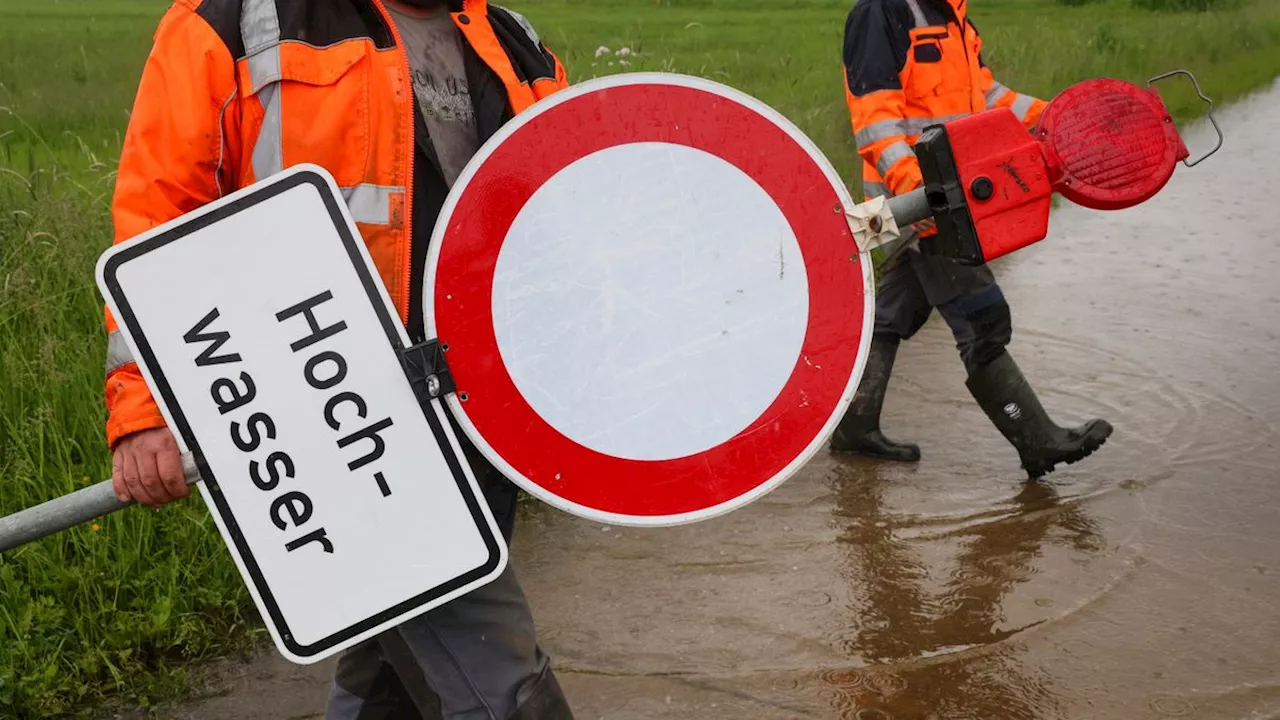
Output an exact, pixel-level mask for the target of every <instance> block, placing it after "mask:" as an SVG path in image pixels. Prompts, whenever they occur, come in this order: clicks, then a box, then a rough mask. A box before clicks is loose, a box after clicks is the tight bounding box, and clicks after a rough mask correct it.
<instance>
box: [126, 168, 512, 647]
mask: <svg viewBox="0 0 1280 720" xmlns="http://www.w3.org/2000/svg"><path fill="white" fill-rule="evenodd" d="M302 185H311V186H313V187H314V188H315V189H316V191H317V192H318V193H319V195H320V197H321V199H322V200H323V201H324V204H325V209H326V210H328V212H329V218H330V220H331V221H332V222H333V226H334V229H335V230H337V231H338V235H339V236H340V237H341V238H342V242H343V245H344V246H345V247H346V250H347V255H348V256H349V257H350V258H351V264H352V265H353V266H354V267H355V271H356V273H357V274H358V275H359V277H360V281H361V284H362V285H363V286H364V289H365V292H366V293H367V294H368V297H369V301H370V302H371V303H372V304H373V308H374V311H375V312H377V314H378V317H379V319H380V320H381V321H382V326H383V329H384V330H385V331H386V334H387V340H388V341H389V342H390V344H391V349H392V350H393V351H394V352H395V353H396V354H397V357H398V356H399V355H400V354H401V353H402V352H403V351H404V349H405V346H404V344H403V342H402V340H401V335H400V328H399V324H400V321H399V318H397V317H395V316H393V315H392V314H391V313H390V312H388V311H387V307H386V303H385V302H384V301H383V300H382V297H381V295H380V293H379V292H378V282H379V281H378V280H377V279H376V278H375V277H374V276H373V274H372V273H371V272H370V269H369V266H368V264H367V263H366V262H365V260H364V257H363V256H362V254H361V252H360V245H359V244H357V243H360V242H363V240H358V239H356V238H355V237H354V236H353V234H352V232H351V228H350V226H349V225H348V224H347V222H346V219H345V218H344V217H343V215H342V211H341V210H340V209H339V206H338V204H337V203H338V201H337V199H336V198H335V197H334V195H333V192H332V190H331V186H330V185H329V183H328V182H326V180H325V178H323V177H322V176H321V175H320V174H318V173H316V172H314V171H311V170H299V171H296V172H294V173H292V174H290V175H288V176H286V177H284V178H282V179H281V180H280V181H279V182H274V183H271V184H269V185H266V186H263V187H262V188H259V189H255V190H252V191H250V192H248V193H246V194H245V195H244V196H243V197H240V198H238V199H236V200H234V201H232V202H230V203H228V204H226V205H224V206H221V207H218V208H216V209H213V210H211V211H209V212H207V213H204V214H201V215H200V216H198V217H196V218H193V219H192V220H191V221H190V222H186V223H183V224H181V225H178V226H177V227H174V228H172V229H170V230H167V231H165V232H163V233H160V234H159V235H156V236H155V237H152V238H148V239H146V240H144V241H142V242H139V243H138V244H136V245H133V246H130V247H127V248H125V249H122V250H120V251H119V252H117V253H116V254H114V255H112V256H111V257H110V258H108V259H107V261H106V262H105V263H104V266H103V279H104V282H105V284H106V286H107V290H108V291H109V292H110V293H111V297H112V299H113V300H114V301H115V304H116V307H117V308H118V309H119V313H118V317H117V318H116V320H117V321H118V322H119V323H120V325H122V326H123V327H124V328H126V329H127V331H128V332H129V334H130V335H131V336H132V337H133V339H134V342H135V343H136V344H137V346H138V351H139V352H140V353H141V355H142V359H143V361H144V362H145V363H146V366H147V368H148V369H149V370H150V371H151V376H152V378H153V379H154V380H155V383H156V386H157V387H156V389H157V390H158V391H159V392H160V395H161V397H162V399H163V401H164V403H165V406H166V407H167V408H168V409H169V413H170V415H171V416H172V417H173V420H174V422H175V423H176V424H177V426H178V432H180V433H181V434H182V437H183V439H184V440H185V441H186V444H187V447H188V449H190V451H191V453H192V455H193V457H194V459H195V462H196V465H197V466H198V467H199V468H200V477H201V479H202V480H203V481H204V484H205V487H206V489H207V490H208V491H209V495H210V497H211V498H212V499H213V504H214V506H215V508H216V509H217V511H218V515H219V516H220V517H221V518H222V522H223V524H224V525H225V527H226V528H227V533H228V534H229V535H230V536H231V538H232V540H233V541H234V543H235V550H236V552H237V553H238V554H239V556H240V559H241V561H242V562H243V563H244V567H245V569H246V570H247V571H248V573H249V577H250V578H251V579H252V581H253V584H254V587H255V588H256V589H257V591H258V595H259V597H261V598H262V603H263V605H265V606H266V609H267V613H268V615H270V618H271V622H272V623H273V624H274V625H275V627H276V630H277V632H278V633H279V637H280V638H281V640H282V641H283V643H284V645H285V647H287V648H288V649H289V652H291V653H293V654H294V655H296V656H298V657H299V658H312V657H315V656H317V655H320V654H322V653H324V652H326V651H327V650H329V649H331V648H333V647H334V646H336V645H339V644H341V643H343V642H346V641H347V640H349V639H351V638H353V637H355V636H357V635H360V634H361V633H364V632H367V631H368V630H370V629H372V628H374V627H377V626H378V625H381V624H382V623H384V622H387V621H388V620H391V619H392V618H394V617H396V616H397V615H401V614H403V613H406V612H409V611H411V610H413V609H414V608H417V607H421V606H422V605H425V604H427V603H429V602H431V601H432V600H435V599H437V598H439V597H442V596H444V595H447V594H448V593H451V592H453V591H455V590H457V589H458V588H460V587H463V586H464V585H467V584H469V583H472V582H474V581H476V580H479V579H480V578H482V577H484V576H486V575H488V574H490V573H492V572H493V571H494V570H496V569H497V568H498V565H499V564H500V563H501V561H502V552H501V548H500V547H499V545H498V539H497V536H496V535H495V534H494V533H493V532H492V528H491V527H490V526H489V523H487V522H485V519H484V512H483V510H482V509H481V507H480V500H479V498H478V497H476V495H475V494H473V493H472V492H471V486H470V484H469V483H468V482H467V478H466V475H465V473H464V472H463V466H462V459H461V458H459V457H458V456H457V455H456V454H455V453H454V450H453V445H452V444H451V443H450V442H449V438H448V436H447V435H446V434H445V432H444V428H443V427H441V423H440V419H439V418H438V417H437V415H436V413H435V412H432V409H433V407H434V402H435V401H432V402H430V403H423V404H422V410H423V416H424V417H426V419H427V423H428V424H429V425H430V426H431V431H432V433H433V434H434V435H435V439H436V443H437V444H438V445H439V446H440V451H441V453H442V454H443V455H444V458H445V462H446V463H447V464H448V466H449V470H450V472H452V474H453V478H454V480H455V482H456V483H457V485H458V490H459V491H460V492H461V493H462V496H463V498H464V499H465V500H466V503H467V509H468V510H469V511H470V512H471V518H472V520H473V521H474V522H475V524H476V527H477V529H478V530H479V531H480V534H481V536H482V537H483V538H484V541H485V547H486V548H487V549H488V551H489V557H488V559H487V560H485V562H484V564H482V565H480V566H479V567H477V568H475V569H473V570H471V571H469V572H467V573H465V574H463V575H461V576H459V577H457V578H454V579H453V580H451V581H449V582H447V583H445V584H443V585H439V586H437V587H435V588H432V589H431V590H428V591H427V592H424V593H421V594H419V595H416V596H414V597H412V598H410V599H408V600H405V601H404V602H401V603H399V604H397V605H394V606H392V607H390V608H387V609H386V610H383V611H382V612H380V613H378V614H377V615H374V616H373V617H370V618H367V619H365V620H363V621H361V622H360V623H357V624H355V625H353V626H351V627H348V628H347V629H345V630H342V631H340V632H337V633H334V634H332V635H329V636H328V637H325V638H323V639H321V640H318V641H316V642H314V643H311V644H310V645H301V644H299V643H298V642H297V641H295V640H294V639H293V634H292V633H291V632H290V630H289V625H288V623H286V622H285V619H284V617H283V616H282V615H281V613H280V607H279V605H278V604H277V603H276V600H275V596H274V594H273V593H272V592H271V588H270V587H268V585H267V583H266V580H265V578H263V576H262V571H261V569H260V568H259V567H258V563H257V560H256V559H255V558H254V556H253V553H252V552H251V551H250V550H249V547H248V545H247V544H246V542H245V540H244V536H243V535H242V534H241V532H240V526H239V523H237V522H236V519H235V517H234V516H233V515H232V514H231V510H230V507H229V506H228V505H227V502H226V499H225V498H224V497H223V495H222V490H221V488H219V486H218V481H217V478H215V477H214V474H213V471H212V469H210V467H209V465H208V463H207V462H206V461H205V458H204V453H203V452H202V451H201V450H200V443H199V442H198V441H197V440H196V437H195V435H194V434H192V432H191V426H190V424H189V423H188V422H187V418H186V416H185V415H184V414H183V412H182V408H181V407H179V406H178V403H177V399H176V398H175V397H174V394H173V389H172V388H171V387H170V385H169V382H168V380H167V379H166V378H165V376H164V373H163V372H161V370H160V366H159V364H158V363H157V362H156V357H155V353H154V352H153V351H152V349H151V344H150V343H149V342H148V341H147V338H146V336H145V335H144V334H143V332H142V329H141V328H140V327H139V326H138V322H137V316H136V314H135V313H134V312H133V310H132V308H131V306H130V305H129V301H128V298H126V297H125V294H124V291H123V289H122V288H121V286H120V283H119V280H118V279H117V277H116V273H117V271H118V270H119V269H120V267H121V266H122V265H124V263H126V262H129V261H130V260H134V259H136V258H138V257H141V256H142V255H145V254H147V253H149V252H152V251H154V250H157V249H159V248H161V247H164V246H165V245H168V244H169V243H171V242H174V241H175V240H179V239H181V238H183V237H186V236H187V235H189V234H191V233H193V232H195V231H198V230H202V229H204V228H206V227H208V226H210V225H212V224H214V223H217V222H219V221H220V220H223V219H225V218H227V217H229V216H231V215H234V214H236V213H238V212H242V211H243V210H245V209H247V208H249V207H252V206H254V205H257V204H259V203H262V202H265V201H267V200H270V199H271V198H274V197H276V196H278V195H280V194H282V193H285V192H288V191H289V190H292V189H294V188H297V187H299V186H302ZM422 550H423V552H439V551H440V548H423V549H422ZM335 580H336V581H338V582H340V581H341V580H340V579H336V578H335Z"/></svg>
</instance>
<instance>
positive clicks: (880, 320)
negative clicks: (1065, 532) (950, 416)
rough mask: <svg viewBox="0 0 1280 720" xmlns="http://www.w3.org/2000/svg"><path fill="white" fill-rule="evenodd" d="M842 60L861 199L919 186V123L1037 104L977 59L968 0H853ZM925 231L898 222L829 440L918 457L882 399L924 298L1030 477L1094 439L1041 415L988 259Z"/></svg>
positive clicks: (1032, 108)
mask: <svg viewBox="0 0 1280 720" xmlns="http://www.w3.org/2000/svg"><path fill="white" fill-rule="evenodd" d="M844 65H845V82H846V88H845V90H846V99H847V100H848V103H849V111H850V113H851V115H852V120H853V131H854V135H855V140H856V142H857V145H858V152H859V154H861V155H862V159H863V174H862V182H863V191H864V193H865V195H866V197H867V198H868V199H871V198H874V197H879V196H893V195H902V194H904V193H907V192H910V191H912V190H915V189H916V188H918V187H920V185H921V184H922V182H923V181H922V178H921V174H920V164H919V162H917V160H916V156H915V153H914V152H913V150H912V147H913V145H914V143H915V142H916V140H917V139H918V138H919V136H920V134H921V133H923V131H924V129H925V128H926V127H927V126H929V125H933V124H938V123H942V122H947V121H950V120H954V119H956V118H959V117H963V116H965V115H969V114H972V113H977V112H982V111H985V110H989V109H993V108H1008V109H1009V110H1010V111H1011V112H1013V114H1014V115H1016V116H1017V117H1018V119H1019V120H1020V121H1022V123H1023V124H1025V125H1026V126H1027V128H1028V129H1031V128H1034V127H1035V125H1036V123H1037V122H1038V121H1039V118H1040V114H1041V113H1042V112H1043V110H1044V107H1045V103H1044V102H1043V101H1041V100H1038V99H1036V98H1033V97H1030V96H1028V95H1023V94H1020V93H1017V92H1014V91H1012V90H1010V89H1009V88H1007V87H1005V86H1003V85H1001V84H1000V83H998V82H996V81H995V78H994V77H993V75H992V73H991V70H990V69H989V68H988V67H987V66H986V64H985V63H984V62H983V60H982V39H981V37H979V35H978V29H977V27H975V26H974V24H973V23H972V22H971V21H970V20H969V18H968V15H967V7H966V0H858V2H857V3H856V4H855V5H854V7H853V10H852V11H851V12H850V13H849V17H848V20H847V22H846V24H845V40H844ZM934 234H936V230H935V229H933V227H932V222H931V221H929V222H926V223H923V224H920V225H918V226H915V227H913V228H910V229H908V230H907V233H906V234H905V239H906V240H907V241H909V242H910V243H911V245H910V246H909V247H908V249H907V250H906V251H904V252H902V253H901V254H900V255H898V257H897V259H896V261H894V262H892V263H891V266H890V267H888V268H886V269H885V271H884V273H883V275H882V276H881V278H880V282H879V286H878V289H877V296H876V320H875V330H874V333H873V337H872V342H871V353H870V357H869V358H868V360H867V367H866V371H865V374H864V375H863V379H862V383H861V385H860V386H859V388H858V393H857V395H856V396H855V398H854V401H853V404H852V405H851V407H850V409H849V411H848V413H847V414H846V415H845V417H844V418H843V419H842V421H841V422H840V425H839V426H838V427H837V429H836V431H835V434H834V435H833V437H832V440H831V448H832V450H834V451H837V452H845V453H857V454H863V455H870V456H873V457H878V458H884V459H890V460H903V461H909V462H914V461H917V460H919V459H920V448H919V447H917V446H916V445H913V444H908V443H898V442H894V441H892V440H890V439H888V438H886V437H885V436H884V434H883V433H881V431H880V409H881V407H882V405H883V403H884V396H885V390H886V387H887V386H888V383H889V375H890V373H891V372H892V370H893V362H894V357H895V355H896V354H897V350H898V345H899V343H900V342H901V341H903V340H907V339H909V338H911V337H912V336H913V335H915V333H916V331H918V330H919V329H920V327H921V326H923V325H924V323H925V321H926V320H928V318H929V316H930V314H931V313H932V312H933V309H934V308H937V309H938V311H939V312H940V313H941V315H942V317H943V319H945V320H946V321H947V324H948V325H949V326H950V327H951V331H952V333H953V335H954V336H955V339H956V345H957V347H958V348H959V350H960V358H961V359H962V360H963V361H964V366H965V369H966V370H967V371H968V374H969V377H968V382H967V384H968V387H969V391H970V393H972V395H973V397H974V399H975V400H977V401H978V404H979V405H980V406H981V407H982V409H983V411H985V412H986V414H987V416H988V417H990V418H991V421H992V422H993V423H994V424H995V426H996V427H997V428H999V430H1000V432H1001V433H1002V434H1003V435H1004V436H1005V438H1007V439H1008V440H1009V442H1010V443H1012V444H1013V446H1014V447H1015V448H1016V449H1017V451H1018V454H1019V455H1020V456H1021V459H1022V466H1023V468H1024V469H1026V471H1027V473H1028V474H1029V475H1030V476H1031V477H1032V478H1038V477H1041V476H1043V475H1044V474H1045V473H1048V472H1051V471H1052V470H1053V469H1054V466H1055V465H1057V464H1059V463H1073V462H1076V461H1078V460H1081V459H1083V458H1084V457H1085V456H1087V455H1089V454H1090V453H1092V452H1093V451H1094V450H1096V449H1098V448H1099V447H1100V446H1101V445H1102V444H1103V443H1104V442H1106V440H1107V437H1108V436H1110V434H1111V425H1110V424H1108V423H1107V422H1106V421H1104V420H1092V421H1090V422H1088V423H1085V424H1084V425H1081V426H1079V427H1071V428H1063V427H1059V426H1058V425H1056V424H1055V423H1054V422H1053V420H1051V419H1050V418H1049V416H1048V414H1046V413H1045V410H1044V408H1043V407H1042V406H1041V405H1040V401H1039V400H1038V399H1037V398H1036V394H1035V392H1034V391H1033V390H1032V389H1031V385H1030V384H1028V382H1027V380H1026V378H1024V377H1023V375H1022V373H1021V371H1019V370H1018V366H1017V364H1016V363H1015V362H1014V360H1013V358H1012V357H1011V356H1010V355H1009V353H1008V352H1007V351H1006V350H1005V346H1006V345H1008V343H1009V339H1010V337H1011V334H1012V325H1011V321H1010V316H1009V305H1008V303H1007V302H1006V301H1005V298H1004V295H1003V293H1002V292H1001V290H1000V286H999V285H997V284H996V281H995V277H994V276H993V275H992V273H991V270H990V268H988V267H986V266H985V265H982V266H977V267H974V266H966V265H962V264H960V263H958V262H956V261H954V260H950V259H947V258H942V257H938V256H936V255H930V254H923V253H921V252H920V251H919V242H920V240H921V239H922V238H923V240H924V242H928V237H929V236H931V235H934Z"/></svg>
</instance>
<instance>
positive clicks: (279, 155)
mask: <svg viewBox="0 0 1280 720" xmlns="http://www.w3.org/2000/svg"><path fill="white" fill-rule="evenodd" d="M240 36H241V39H242V40H243V41H244V48H245V55H246V56H247V57H248V63H249V82H250V83H251V84H252V91H253V92H254V93H255V94H256V95H257V96H258V101H259V102H261V103H262V110H263V112H264V117H263V120H262V129H261V130H259V131H258V139H257V141H256V143H255V144H254V146H253V174H254V175H255V176H256V177H257V179H259V180H262V179H264V178H267V177H270V176H272V175H274V174H276V173H278V172H280V171H281V170H283V169H284V139H283V136H282V128H281V113H280V89H279V86H277V85H275V84H274V83H275V82H277V81H278V80H279V79H280V16H279V15H278V14H277V12H276V0H244V4H243V9H242V10H241V13H240Z"/></svg>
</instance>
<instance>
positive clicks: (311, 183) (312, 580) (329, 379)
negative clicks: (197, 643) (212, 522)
mask: <svg viewBox="0 0 1280 720" xmlns="http://www.w3.org/2000/svg"><path fill="white" fill-rule="evenodd" d="M98 284H99V286H100V287H101V288H102V292H103V295H104V296H105V297H106V300H107V303H108V306H109V307H110V308H111V311H112V312H113V313H114V314H115V317H116V319H117V320H118V321H119V324H120V327H121V330H122V331H123V332H124V333H125V334H126V335H127V336H128V338H129V345H130V348H131V349H132V351H133V353H134V357H135V358H137V360H138V363H139V365H140V366H141V368H142V371H143V373H144V375H145V377H146V379H147V383H148V385H149V387H150V388H151V390H152V393H153V394H154V395H155V397H156V399H157V401H158V402H159V404H160V407H161V409H162V411H163V412H164V414H165V418H166V420H167V421H168V423H169V427H170V428H171V429H173V430H174V434H175V435H176V436H177V437H178V443H179V445H181V446H183V450H190V451H191V452H192V453H193V454H194V456H195V458H196V461H197V464H198V465H199V467H200V472H201V475H202V477H203V479H204V482H202V483H201V484H200V488H201V492H202V494H203V496H204V499H205V501H206V503H207V504H208V505H209V507H211V508H213V510H214V518H215V519H216V521H217V524H218V529H219V530H220V531H221V532H222V535H223V538H224V539H225V540H226V543H227V546H228V548H230V550H231V554H232V556H233V557H234V558H235V561H236V563H237V564H238V565H239V568H240V572H241V574H242V575H243V577H244V579H245V582H246V583H247V584H248V586H249V589H250V590H251V592H252V594H253V597H254V600H255V601H256V602H257V605H258V609H259V611H260V612H261V613H262V616H263V619H264V620H265V621H266V623H267V626H268V627H269V628H270V630H271V633H272V636H273V637H274V638H275V641H276V645H277V646H278V647H279V648H280V651H281V653H283V654H284V655H285V657H287V658H289V659H290V660H292V661H294V662H297V663H312V662H316V661H318V660H321V659H323V658H325V657H328V656H330V655H333V654H335V653H337V652H339V651H341V650H342V649H344V648H347V647H350V646H351V645H354V644H356V643H358V642H360V641H362V640H364V639H366V638H369V637H371V636H373V635H375V634H377V633H378V632H381V631H382V630H385V629H386V628H388V627H391V626H393V625H396V624H398V623H400V622H403V621H404V620H406V619H408V618H410V617H413V616H415V615H418V614H421V613H423V612H425V611H427V610H429V609H431V608H433V607H437V606H439V605H441V604H443V603H445V602H447V601H449V600H451V599H453V598H455V597H457V596H459V595H462V594H464V593H466V592H469V591H471V590H473V589H475V588H477V587H480V586H482V585H484V584H486V583H488V582H491V581H492V580H493V579H494V578H496V577H497V576H498V575H499V574H500V573H501V572H502V570H503V569H504V568H505V566H506V562H507V551H506V546H505V545H504V543H503V541H502V537H501V535H500V533H499V532H498V530H497V527H496V525H495V523H494V520H493V517H492V515H491V514H490V512H489V508H488V506H487V504H486V503H485V502H484V500H483V496H482V495H481V493H480V490H479V488H478V487H477V484H476V480H475V478H474V476H473V475H472V473H471V470H470V468H469V467H468V466H467V462H466V460H465V458H464V457H463V454H462V452H461V451H460V448H459V447H458V443H457V439H456V438H455V437H454V434H453V432H452V430H451V428H450V426H449V422H448V420H447V418H446V416H445V415H444V410H443V408H442V407H441V404H440V402H439V401H438V400H433V401H431V402H430V404H429V405H428V406H427V409H426V410H425V411H424V406H422V405H420V404H419V402H418V400H417V398H416V397H415V396H414V393H413V390H412V388H411V386H410V384H409V380H408V379H407V377H406V376H405V373H404V370H403V367H402V365H401V362H400V353H401V351H402V350H403V348H404V347H406V346H407V345H408V343H409V339H408V336H407V334H406V332H405V329H404V326H403V325H402V324H401V323H400V321H399V319H398V316H397V314H396V312H395V310H394V308H393V306H392V304H391V301H390V298H389V297H388V296H387V294H386V290H385V288H384V287H383V286H382V283H381V282H380V281H379V279H378V276H377V273H376V272H375V270H374V267H373V263H372V261H371V260H370V258H369V255H368V252H367V250H366V248H365V245H364V242H363V241H362V240H361V238H360V235H359V234H358V232H357V231H356V228H355V225H354V223H353V222H352V221H351V218H350V216H349V215H348V213H347V209H346V206H345V205H344V203H343V202H342V200H341V196H340V195H339V194H338V188H337V186H336V185H335V184H334V182H333V180H332V178H331V177H330V176H329V175H328V173H326V172H325V171H324V170H323V169H321V168H318V167H315V166H298V167H294V168H291V169H290V170H288V171H286V172H285V173H282V174H280V175H276V176H274V177H272V178H271V179H269V180H266V181H263V182H261V183H258V184H257V185H254V186H251V187H249V188H245V189H244V190H241V191H239V192H237V193H235V194H234V195H231V196H228V197H226V198H223V199H222V200H219V201H217V202H215V203H211V204H210V205H207V206H205V207H203V208H201V209H200V210H198V211H196V212H194V213H192V214H189V215H187V216H184V217H182V218H179V219H178V220H177V221H175V222H172V223H169V224H167V225H165V226H162V227H160V228H156V229H155V230H153V231H151V232H149V233H147V234H145V235H143V236H141V237H138V238H135V239H133V240H130V241H129V242H127V243H122V244H120V245H117V246H115V247H113V248H112V249H111V250H110V251H108V252H107V253H106V254H105V255H103V257H102V259H101V260H100V261H99V263H98Z"/></svg>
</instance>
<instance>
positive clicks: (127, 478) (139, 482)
mask: <svg viewBox="0 0 1280 720" xmlns="http://www.w3.org/2000/svg"><path fill="white" fill-rule="evenodd" d="M111 484H112V488H113V489H114V490H115V491H116V497H118V498H120V502H129V500H130V499H131V498H132V499H133V500H136V501H137V502H138V503H140V504H142V505H147V506H149V507H154V508H159V507H160V506H161V505H166V504H168V503H171V502H173V501H174V500H180V499H182V498H185V497H187V496H188V495H190V494H191V489H190V488H188V487H187V481H186V478H184V477H183V475H182V457H181V456H180V455H179V454H178V443H177V441H175V440H174V439H173V433H171V432H169V428H163V427H162V428H153V429H151V430H142V431H140V432H136V433H133V434H132V435H126V436H124V437H123V438H121V439H120V441H119V442H118V443H116V451H115V457H114V458H113V459H112V462H111Z"/></svg>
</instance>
